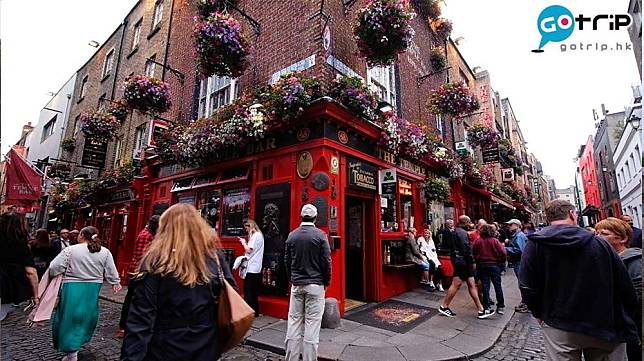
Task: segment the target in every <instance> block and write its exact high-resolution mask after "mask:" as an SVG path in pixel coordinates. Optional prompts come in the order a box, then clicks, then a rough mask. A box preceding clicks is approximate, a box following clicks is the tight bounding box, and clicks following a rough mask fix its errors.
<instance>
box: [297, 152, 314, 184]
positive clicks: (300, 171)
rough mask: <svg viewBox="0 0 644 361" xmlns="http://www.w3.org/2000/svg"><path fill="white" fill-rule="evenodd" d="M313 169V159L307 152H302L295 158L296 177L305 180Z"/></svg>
mask: <svg viewBox="0 0 644 361" xmlns="http://www.w3.org/2000/svg"><path fill="white" fill-rule="evenodd" d="M311 169H313V157H312V156H311V153H309V152H302V153H300V155H299V156H298V157H297V175H298V176H299V177H300V178H306V177H308V176H309V174H311Z"/></svg>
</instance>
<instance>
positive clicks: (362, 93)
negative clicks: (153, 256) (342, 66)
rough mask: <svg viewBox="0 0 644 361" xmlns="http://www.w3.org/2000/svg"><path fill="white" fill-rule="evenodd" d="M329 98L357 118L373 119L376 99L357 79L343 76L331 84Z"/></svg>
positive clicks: (376, 103) (376, 105)
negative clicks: (347, 109)
mask: <svg viewBox="0 0 644 361" xmlns="http://www.w3.org/2000/svg"><path fill="white" fill-rule="evenodd" d="M329 96H330V97H332V98H333V99H335V100H337V101H338V102H340V103H341V104H342V105H344V106H345V107H347V108H349V110H351V111H353V112H354V113H355V114H356V115H357V116H359V117H362V118H364V119H367V120H374V119H375V116H376V115H375V114H376V113H375V111H376V108H377V107H378V99H377V98H376V96H375V95H374V94H373V93H372V92H371V91H370V90H369V88H368V87H367V86H366V85H364V84H363V83H362V80H361V79H360V78H357V77H350V76H343V77H341V78H339V79H336V80H334V81H333V83H332V84H331V89H330V90H329Z"/></svg>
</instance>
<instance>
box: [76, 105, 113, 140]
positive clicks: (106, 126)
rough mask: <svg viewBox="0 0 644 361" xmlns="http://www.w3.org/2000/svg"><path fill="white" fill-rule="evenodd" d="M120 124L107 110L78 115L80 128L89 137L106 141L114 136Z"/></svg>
mask: <svg viewBox="0 0 644 361" xmlns="http://www.w3.org/2000/svg"><path fill="white" fill-rule="evenodd" d="M120 126H121V122H119V121H118V119H116V117H115V116H114V115H112V114H111V113H107V112H89V113H82V114H81V117H80V129H81V131H82V132H83V133H85V135H86V136H87V137H90V138H96V139H101V140H106V141H108V140H110V139H112V138H114V137H115V136H116V133H117V130H118V128H119V127H120Z"/></svg>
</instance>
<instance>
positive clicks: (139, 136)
mask: <svg viewBox="0 0 644 361" xmlns="http://www.w3.org/2000/svg"><path fill="white" fill-rule="evenodd" d="M147 142H148V133H147V124H143V125H140V126H138V127H136V129H135V130H134V149H133V150H132V157H133V158H136V159H141V155H142V153H143V150H144V149H145V147H146V146H147Z"/></svg>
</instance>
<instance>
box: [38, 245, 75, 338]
mask: <svg viewBox="0 0 644 361" xmlns="http://www.w3.org/2000/svg"><path fill="white" fill-rule="evenodd" d="M63 252H64V255H65V271H64V272H63V273H61V274H59V275H57V276H56V277H54V278H49V268H47V270H46V271H45V273H44V274H43V277H42V279H41V280H40V283H39V284H38V298H40V301H39V302H38V305H36V306H35V307H34V309H33V310H32V311H31V313H30V314H29V321H28V323H29V325H30V326H33V325H34V324H39V323H42V322H44V321H47V320H49V319H50V318H51V315H52V313H53V311H54V308H56V306H57V305H58V299H59V296H60V288H61V286H62V283H63V278H65V275H66V274H67V269H68V268H69V263H70V261H71V257H72V255H71V251H70V250H69V248H65V249H64V250H63Z"/></svg>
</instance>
